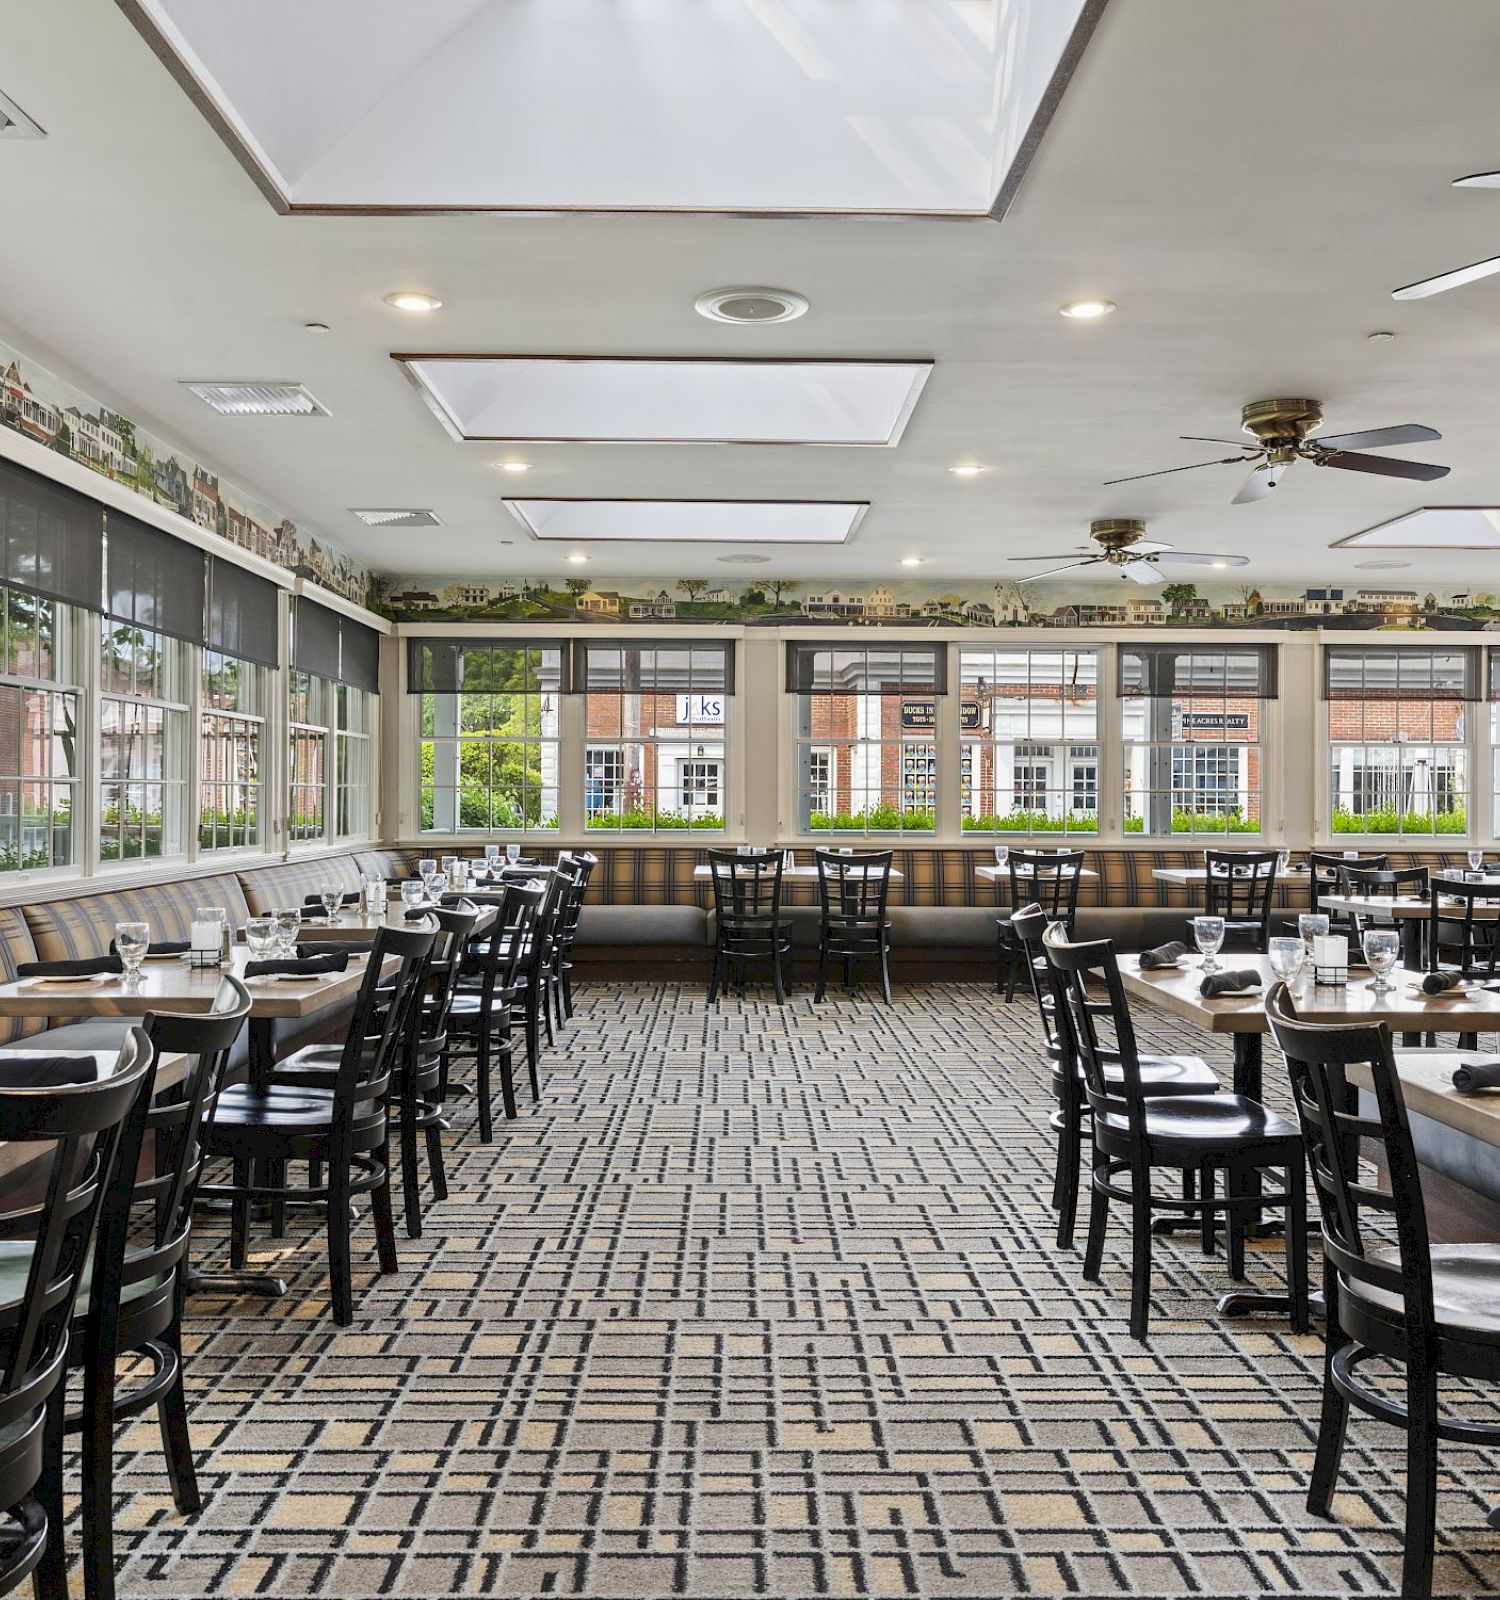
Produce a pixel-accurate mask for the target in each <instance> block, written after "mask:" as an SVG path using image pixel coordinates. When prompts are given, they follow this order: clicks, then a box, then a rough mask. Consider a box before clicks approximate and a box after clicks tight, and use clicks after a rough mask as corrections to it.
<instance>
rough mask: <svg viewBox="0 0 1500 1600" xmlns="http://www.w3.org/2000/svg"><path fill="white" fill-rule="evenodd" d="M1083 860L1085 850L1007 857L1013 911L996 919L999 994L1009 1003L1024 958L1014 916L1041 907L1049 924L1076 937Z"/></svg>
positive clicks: (1019, 853) (1014, 852)
mask: <svg viewBox="0 0 1500 1600" xmlns="http://www.w3.org/2000/svg"><path fill="white" fill-rule="evenodd" d="M1083 861H1084V853H1083V851H1082V850H1069V851H1057V852H1055V853H1054V852H1049V851H1046V850H1012V851H1011V852H1010V855H1009V856H1008V857H1007V858H1006V866H1007V868H1008V869H1009V872H1010V904H1011V910H1010V912H1009V913H1008V914H1007V915H1006V916H1003V917H997V918H996V919H995V992H996V993H997V994H1003V995H1004V996H1005V1000H1006V1003H1007V1004H1009V1003H1010V1002H1011V1001H1012V1000H1014V999H1015V997H1016V968H1017V966H1018V965H1019V963H1020V962H1021V960H1022V959H1023V956H1022V951H1021V943H1020V940H1019V939H1017V938H1016V936H1015V935H1014V934H1013V933H1012V932H1011V925H1010V924H1011V917H1012V916H1014V915H1015V912H1016V909H1017V908H1018V907H1020V906H1027V905H1037V906H1040V907H1041V908H1042V914H1043V916H1045V917H1046V919H1047V922H1048V923H1049V924H1050V923H1053V922H1060V923H1061V924H1062V925H1063V927H1065V928H1066V929H1067V930H1068V937H1069V938H1072V936H1073V920H1074V918H1075V917H1076V916H1077V914H1078V886H1079V884H1080V882H1082V874H1083Z"/></svg>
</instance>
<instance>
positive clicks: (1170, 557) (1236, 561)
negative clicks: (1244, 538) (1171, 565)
mask: <svg viewBox="0 0 1500 1600" xmlns="http://www.w3.org/2000/svg"><path fill="white" fill-rule="evenodd" d="M1153 559H1154V560H1156V561H1175V562H1177V563H1178V564H1179V565H1181V566H1184V567H1248V566H1249V565H1250V557H1249V556H1210V555H1204V553H1203V552H1202V551H1201V550H1163V551H1162V553H1161V554H1160V555H1158V556H1155V557H1153Z"/></svg>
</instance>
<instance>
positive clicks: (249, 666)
mask: <svg viewBox="0 0 1500 1600" xmlns="http://www.w3.org/2000/svg"><path fill="white" fill-rule="evenodd" d="M268 677H269V674H268V673H267V670H266V669H265V668H264V667H262V666H259V665H257V664H256V663H255V662H253V661H241V660H239V659H238V658H237V657H234V656H227V655H224V654H223V653H222V652H220V651H218V650H207V649H205V650H204V652H203V660H202V679H203V691H202V693H203V702H202V714H201V723H200V732H199V739H198V848H199V850H242V849H245V848H247V847H251V848H253V847H258V846H259V845H260V844H261V842H262V835H261V816H262V810H261V798H262V797H261V748H262V737H263V735H264V732H265V706H266V684H267V680H268Z"/></svg>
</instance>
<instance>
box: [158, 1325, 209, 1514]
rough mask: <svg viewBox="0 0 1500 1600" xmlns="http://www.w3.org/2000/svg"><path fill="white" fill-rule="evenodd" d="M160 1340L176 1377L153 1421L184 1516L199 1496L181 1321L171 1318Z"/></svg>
mask: <svg viewBox="0 0 1500 1600" xmlns="http://www.w3.org/2000/svg"><path fill="white" fill-rule="evenodd" d="M160 1343H161V1344H163V1345H165V1346H166V1348H167V1349H168V1350H170V1351H171V1352H172V1354H173V1356H174V1357H175V1358H176V1360H177V1378H176V1381H175V1382H174V1383H172V1384H171V1385H170V1386H169V1387H168V1388H167V1389H166V1390H165V1391H164V1393H163V1394H162V1397H161V1399H160V1400H158V1401H157V1402H156V1416H157V1421H158V1422H159V1423H160V1424H161V1447H162V1454H163V1455H164V1456H165V1457H166V1461H167V1481H168V1482H169V1483H170V1484H171V1486H172V1499H173V1501H174V1502H175V1504H176V1506H177V1509H178V1510H179V1511H180V1512H181V1513H182V1514H183V1516H185V1517H190V1516H192V1515H193V1513H194V1512H195V1511H198V1510H200V1509H201V1508H202V1505H203V1497H202V1496H201V1495H200V1494H199V1492H198V1471H197V1468H196V1466H195V1465H194V1463H193V1442H192V1438H191V1436H190V1434H189V1433H188V1419H187V1396H186V1385H187V1372H186V1367H185V1365H184V1363H183V1359H182V1323H181V1321H180V1320H178V1319H176V1318H174V1319H173V1322H172V1326H171V1327H170V1328H168V1329H167V1330H166V1332H165V1333H163V1334H162V1336H161V1340H160Z"/></svg>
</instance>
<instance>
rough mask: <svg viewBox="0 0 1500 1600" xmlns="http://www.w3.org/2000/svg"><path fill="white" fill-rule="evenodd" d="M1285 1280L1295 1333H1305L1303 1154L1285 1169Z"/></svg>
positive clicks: (1308, 1321) (1288, 1163)
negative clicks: (1290, 1302)
mask: <svg viewBox="0 0 1500 1600" xmlns="http://www.w3.org/2000/svg"><path fill="white" fill-rule="evenodd" d="M1286 1183H1287V1208H1286V1279H1287V1293H1288V1294H1289V1295H1290V1296H1291V1301H1292V1331H1293V1332H1294V1333H1306V1332H1307V1330H1308V1328H1309V1327H1310V1326H1311V1318H1310V1314H1309V1310H1308V1304H1307V1172H1306V1168H1305V1166H1304V1163H1303V1156H1302V1151H1301V1150H1300V1148H1299V1150H1298V1152H1297V1156H1296V1159H1295V1161H1288V1162H1287V1168H1286Z"/></svg>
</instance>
